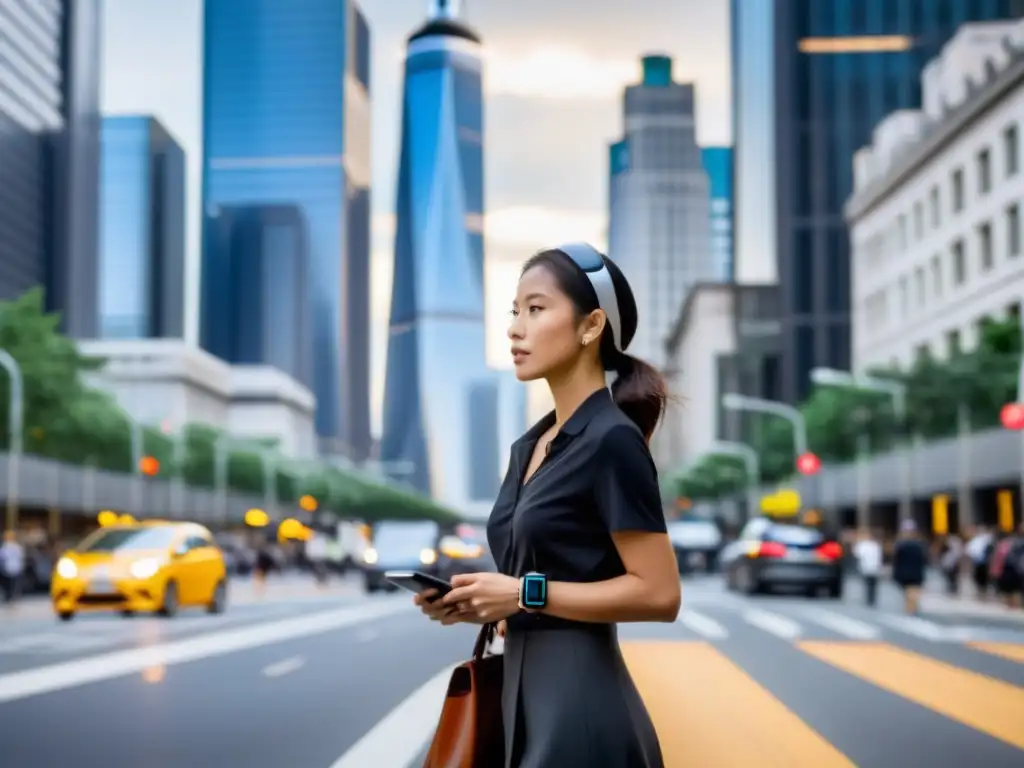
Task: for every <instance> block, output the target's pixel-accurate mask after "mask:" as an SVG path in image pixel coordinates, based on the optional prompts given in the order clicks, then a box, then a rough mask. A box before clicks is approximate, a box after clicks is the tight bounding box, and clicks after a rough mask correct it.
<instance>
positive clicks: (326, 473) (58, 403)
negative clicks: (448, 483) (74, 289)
mask: <svg viewBox="0 0 1024 768" xmlns="http://www.w3.org/2000/svg"><path fill="white" fill-rule="evenodd" d="M59 322H60V318H59V317H58V316H57V315H53V314H47V313H46V312H45V309H44V302H43V293H42V291H41V290H38V289H36V290H32V291H29V292H28V293H25V294H24V295H22V296H21V297H19V298H18V299H15V300H13V301H6V302H0V349H4V350H6V351H7V352H9V353H10V354H11V356H12V357H13V358H14V359H15V360H16V361H17V362H18V366H19V368H20V370H21V375H22V380H23V387H22V390H23V395H24V405H23V427H24V431H23V438H22V439H23V446H24V450H25V452H26V453H29V454H34V455H37V456H42V457H45V458H50V459H55V460H57V461H62V462H66V463H72V464H80V465H91V466H95V467H96V468H98V469H105V470H110V471H113V472H124V473H128V472H133V471H134V470H135V467H134V457H133V453H132V423H131V421H130V419H129V417H128V415H127V413H125V411H124V410H123V409H121V407H120V406H119V405H118V404H117V402H116V401H115V399H114V398H113V397H112V396H111V395H110V394H108V393H106V392H101V391H98V390H95V389H92V388H90V387H89V386H87V384H86V379H85V375H86V374H88V373H90V372H94V371H98V370H101V369H102V367H103V365H104V361H103V360H98V359H93V358H89V357H86V356H85V355H83V354H81V353H80V352H79V350H78V347H77V346H76V345H75V343H74V342H73V341H72V340H71V339H68V338H67V337H65V336H63V335H62V334H60V333H59V332H58V326H59ZM10 385H11V381H10V377H9V376H8V375H7V373H6V372H4V371H0V445H2V446H3V449H4V450H7V449H8V448H9V445H8V442H9V439H8V437H9V430H10V428H9V425H10V413H9V408H8V407H7V404H8V402H9V393H10ZM221 434H222V433H221V432H220V431H219V430H217V429H214V428H212V427H209V426H207V425H203V424H189V425H187V426H186V427H185V428H184V429H183V430H182V433H181V435H180V436H170V435H166V434H164V433H163V432H161V431H160V430H159V429H156V428H153V427H149V426H146V427H143V428H142V441H143V454H144V455H147V456H152V457H154V458H155V459H156V460H157V461H158V462H159V472H158V477H162V478H165V479H166V478H171V477H177V476H179V472H180V476H182V477H183V478H184V479H185V481H186V483H188V484H189V485H191V486H195V487H205V488H213V487H214V485H215V467H216V459H215V455H216V445H217V441H218V440H219V439H220V437H221ZM179 439H180V440H182V441H183V448H184V450H180V449H178V447H177V445H176V441H177V440H179ZM264 454H266V455H268V456H270V457H272V461H271V463H270V467H271V469H272V471H273V472H274V476H273V484H272V486H271V487H274V488H276V491H277V497H278V501H279V502H282V503H284V504H290V503H295V502H297V500H298V498H299V497H300V496H302V495H304V494H309V495H312V496H314V497H315V498H316V499H317V500H318V503H319V505H320V507H321V508H324V509H329V510H331V511H334V512H337V513H338V514H344V515H346V516H353V517H363V518H366V519H371V520H372V519H380V518H382V517H409V518H411V517H430V518H435V519H451V518H453V517H454V513H452V512H451V511H450V510H447V509H444V508H442V507H440V506H438V505H436V504H434V503H433V502H432V501H430V500H429V499H426V498H423V497H421V496H418V495H416V494H413V493H409V492H406V491H404V490H400V489H398V488H396V487H393V486H390V485H385V484H383V483H382V482H380V481H378V480H377V479H376V478H371V477H370V476H368V475H362V474H357V473H353V472H350V471H343V470H341V469H337V468H333V467H330V468H328V467H323V466H314V465H311V464H306V465H299V464H297V463H296V462H295V461H286V460H284V459H283V458H282V457H280V456H279V455H278V454H277V453H276V452H275V450H274V445H273V441H265V442H264V443H262V444H261V443H257V442H256V441H253V442H252V443H251V445H249V446H248V447H242V446H241V445H240V444H238V443H235V444H233V446H232V449H231V450H230V452H229V453H228V461H227V468H228V472H227V479H228V483H227V487H228V489H229V490H231V491H235V492H240V493H247V494H262V493H264V491H265V489H266V488H267V487H268V486H267V485H266V484H265V482H264V480H265V473H264V465H263V458H262V456H263V455H264ZM179 455H183V457H184V460H183V462H182V466H181V467H178V466H177V465H176V457H177V456H179Z"/></svg>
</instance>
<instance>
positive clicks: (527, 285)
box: [508, 264, 580, 381]
mask: <svg viewBox="0 0 1024 768" xmlns="http://www.w3.org/2000/svg"><path fill="white" fill-rule="evenodd" d="M508 337H509V339H510V340H511V342H512V362H513V363H514V364H515V368H516V378H517V379H519V380H520V381H533V380H534V379H543V378H545V377H547V376H548V375H549V374H551V373H552V372H553V371H557V370H559V369H562V368H566V367H568V366H569V365H571V364H572V362H573V361H574V360H575V359H576V358H577V357H578V356H579V354H580V331H579V328H578V324H577V322H576V310H575V307H574V306H573V303H572V301H571V300H570V299H569V297H568V296H566V295H565V293H563V292H562V289H561V288H560V287H559V285H558V281H557V280H555V278H554V275H552V274H551V272H550V271H549V270H548V269H547V268H546V267H545V266H543V265H542V264H538V265H537V266H535V267H532V268H530V269H528V270H527V271H526V272H524V273H523V276H522V277H521V278H519V286H518V288H517V289H516V297H515V299H514V300H513V302H512V322H511V324H510V325H509V328H508Z"/></svg>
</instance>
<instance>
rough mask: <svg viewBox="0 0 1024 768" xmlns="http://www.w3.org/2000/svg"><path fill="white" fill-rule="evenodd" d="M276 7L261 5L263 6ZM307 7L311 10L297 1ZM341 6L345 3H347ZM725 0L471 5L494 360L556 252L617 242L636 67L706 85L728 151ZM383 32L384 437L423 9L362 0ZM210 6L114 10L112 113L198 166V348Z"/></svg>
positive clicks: (379, 162)
mask: <svg viewBox="0 0 1024 768" xmlns="http://www.w3.org/2000/svg"><path fill="white" fill-rule="evenodd" d="M265 1H266V0H252V2H253V3H254V4H258V3H260V2H265ZM294 1H295V2H302V1H303V0H294ZM339 1H340V0H339ZM729 5H730V4H729V3H727V2H725V1H724V0H632V2H629V3H626V2H625V1H624V0H616V1H615V2H613V1H612V0H516V2H508V0H463V2H462V9H461V16H462V18H463V19H464V20H465V21H467V22H468V23H469V24H471V25H472V26H473V27H475V28H476V29H477V31H478V32H479V33H480V34H481V36H482V38H483V41H484V61H485V63H484V90H485V103H486V112H485V158H486V159H485V180H486V189H485V198H486V209H487V214H486V228H485V240H486V249H487V285H486V289H485V290H486V300H487V331H488V359H489V360H490V361H491V363H492V364H493V365H495V366H496V367H509V362H508V343H507V339H506V338H505V326H506V324H507V319H508V310H509V308H510V302H511V298H512V295H513V294H514V292H515V283H516V278H517V275H518V266H519V264H521V263H522V261H523V260H524V259H525V258H527V257H528V256H529V255H530V254H531V253H532V252H533V251H535V250H537V249H539V248H542V247H544V246H545V245H551V244H554V243H557V242H566V241H571V240H587V241H590V242H592V243H594V244H595V245H597V246H598V247H603V246H604V245H605V242H606V218H607V157H608V152H607V145H608V143H609V142H611V141H614V140H615V139H616V138H617V137H618V136H619V134H620V132H621V130H622V118H621V109H622V107H621V101H622V89H623V88H624V87H625V86H626V85H628V84H630V83H633V82H637V81H638V80H639V67H640V65H639V58H640V56H642V55H643V54H645V53H667V54H669V55H670V56H672V57H673V58H674V60H675V79H676V80H679V81H692V82H694V83H696V86H697V110H698V112H697V138H698V141H699V142H700V143H701V144H702V145H705V146H712V145H723V144H730V143H731V140H732V137H731V128H730V108H729V101H730V93H729V79H730V71H729V55H728V46H729V34H728V24H729V19H728V14H729ZM360 6H361V7H362V9H363V11H364V13H365V15H366V17H367V19H368V21H369V24H370V28H371V33H372V35H373V62H372V66H373V73H372V84H371V90H372V94H373V113H372V120H373V233H374V236H373V257H372V258H373V264H372V275H373V285H372V294H373V296H372V330H371V335H372V340H371V348H372V355H373V366H372V367H373V371H372V376H373V382H372V391H373V425H374V431H375V432H378V433H379V428H380V405H381V403H380V399H381V396H382V393H383V383H384V359H385V353H386V346H385V345H386V340H387V318H388V308H389V305H390V297H391V293H390V291H391V272H392V263H391V260H392V251H393V242H392V238H393V232H394V215H393V209H394V201H395V179H396V171H397V165H398V141H399V127H400V126H399V121H400V115H401V93H402V90H401V89H402V60H403V56H404V48H405V39H406V37H407V35H408V34H409V33H410V32H411V31H412V30H413V29H415V28H416V27H417V26H418V25H420V24H421V23H422V22H423V20H424V18H425V16H426V11H427V7H428V2H427V0H363V1H362V2H361V3H360ZM201 11H202V0H174V2H168V1H167V0H106V1H105V3H104V46H103V83H102V91H101V93H102V108H103V111H104V112H105V113H144V114H152V115H154V116H155V117H157V118H158V119H159V120H160V121H161V122H162V123H163V124H164V125H165V127H166V128H167V129H168V130H169V131H170V132H171V133H172V134H173V135H174V136H175V138H177V140H178V141H179V142H180V143H181V144H182V146H183V147H184V149H185V151H186V153H187V155H188V159H189V189H188V196H189V199H188V207H189V222H188V227H189V232H188V243H189V246H188V254H187V265H186V273H187V280H188V284H189V295H188V301H187V306H186V316H187V317H188V318H190V321H189V325H190V329H189V338H190V339H192V340H194V339H195V325H196V318H197V316H198V282H199V208H200V199H199V195H200V193H199V189H200V186H199V182H200V159H201V152H202V99H201V93H200V89H201V72H202V45H201V17H202V13H201Z"/></svg>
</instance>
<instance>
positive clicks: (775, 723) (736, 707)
mask: <svg viewBox="0 0 1024 768" xmlns="http://www.w3.org/2000/svg"><path fill="white" fill-rule="evenodd" d="M622 652H623V654H624V655H625V657H626V663H627V665H628V666H629V671H630V673H631V674H632V675H633V679H634V680H635V681H636V684H637V687H638V688H639V689H640V693H641V695H642V696H643V698H644V702H645V703H646V704H647V708H648V711H650V713H651V718H652V719H653V720H654V726H655V728H657V730H658V738H659V740H660V741H661V748H662V752H663V754H664V758H665V765H666V767H667V768H684V767H685V766H691V765H693V766H698V765H699V766H701V768H736V766H752V765H756V766H759V767H760V766H763V768H771V767H772V766H777V767H778V768H854V764H853V763H852V762H851V761H850V760H849V759H847V757H846V756H845V755H844V754H843V753H842V752H840V751H839V750H837V749H836V748H835V747H833V746H832V745H831V744H830V743H829V742H828V741H826V740H825V739H824V738H823V737H822V736H821V735H820V734H819V733H818V732H817V731H815V730H814V729H813V728H811V727H810V726H809V725H807V724H806V723H804V721H803V720H801V719H800V718H799V717H797V716H796V715H795V714H794V713H793V712H791V711H790V710H789V709H788V708H787V707H786V706H785V705H784V704H783V703H782V702H781V701H779V700H778V699H776V698H775V697H774V696H772V695H771V694H770V693H769V692H768V691H767V690H766V689H764V688H763V687H761V686H760V685H759V684H758V683H757V682H756V681H755V680H753V679H752V678H751V677H750V676H749V675H747V674H746V673H745V672H744V671H743V670H742V669H740V668H739V667H738V666H737V665H736V664H734V663H733V662H732V661H730V660H729V659H728V658H727V657H726V656H725V655H724V654H722V653H720V652H719V651H717V650H716V649H715V648H714V647H712V646H711V645H709V644H707V643H700V642H659V641H650V642H629V643H623V644H622ZM737 724H742V725H741V726H739V727H741V728H742V732H737Z"/></svg>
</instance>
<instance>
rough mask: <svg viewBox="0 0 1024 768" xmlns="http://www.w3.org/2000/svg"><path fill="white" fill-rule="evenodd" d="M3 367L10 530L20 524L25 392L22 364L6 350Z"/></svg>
mask: <svg viewBox="0 0 1024 768" xmlns="http://www.w3.org/2000/svg"><path fill="white" fill-rule="evenodd" d="M0 367H3V369H4V370H5V371H7V376H8V377H9V378H10V380H11V384H10V391H9V393H8V400H7V421H8V424H7V427H8V430H9V438H8V442H7V523H6V527H7V530H9V531H13V530H16V529H17V527H18V498H19V489H18V480H19V479H20V478H21V452H22V433H23V431H24V418H25V391H24V381H23V379H22V376H21V366H20V365H18V361H17V360H15V359H14V356H13V355H11V353H10V352H8V351H7V350H6V349H0Z"/></svg>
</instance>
